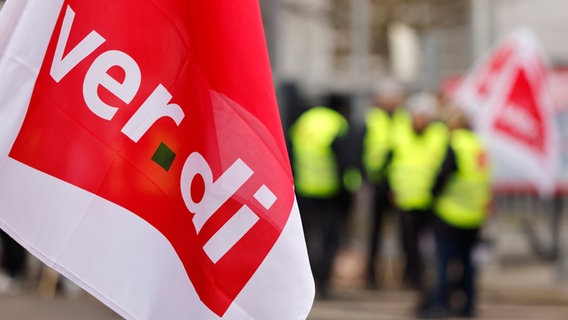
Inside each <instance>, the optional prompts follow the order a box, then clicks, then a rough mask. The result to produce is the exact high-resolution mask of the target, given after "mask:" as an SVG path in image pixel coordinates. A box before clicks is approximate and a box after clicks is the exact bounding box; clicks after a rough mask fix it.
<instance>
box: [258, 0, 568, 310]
mask: <svg viewBox="0 0 568 320" xmlns="http://www.w3.org/2000/svg"><path fill="white" fill-rule="evenodd" d="M260 4H261V7H262V11H263V17H264V22H265V31H266V37H267V43H268V48H269V52H270V58H271V63H272V69H273V75H274V81H275V87H276V90H277V97H278V100H279V106H280V109H281V116H282V121H283V124H284V127H285V129H287V128H288V127H289V126H290V125H291V124H292V123H294V121H295V120H296V119H297V118H298V116H299V115H300V114H301V113H302V111H304V110H306V109H307V108H309V107H310V106H314V105H318V104H324V103H325V102H322V101H325V97H326V96H328V95H329V94H332V93H340V94H344V95H346V96H348V97H349V101H350V105H351V107H352V110H351V115H350V121H351V122H352V123H354V124H361V125H363V123H364V121H365V114H366V111H367V110H368V108H369V106H371V105H372V104H373V100H372V99H373V93H374V90H375V87H376V85H377V83H378V82H379V81H381V79H385V78H388V79H395V80H396V81H398V82H399V83H400V84H402V85H403V86H404V88H405V91H406V92H407V94H408V96H410V95H412V94H413V93H416V92H421V91H429V92H433V93H434V94H437V95H440V96H444V95H446V94H448V92H449V91H451V88H452V87H453V85H454V84H455V83H456V81H457V79H459V78H461V77H463V76H464V75H466V74H467V73H468V72H469V71H470V70H471V69H472V68H473V67H474V65H475V64H476V63H478V62H479V61H480V60H481V59H482V57H484V56H486V55H487V54H490V52H491V50H493V49H494V48H495V46H497V45H498V44H499V43H500V42H502V41H503V40H504V39H505V38H506V37H507V36H508V35H509V34H510V33H511V32H513V31H514V30H516V29H517V28H519V27H525V28H528V29H529V30H531V31H532V32H533V33H534V35H535V36H536V38H537V39H538V42H539V45H540V50H542V52H543V53H544V56H545V60H546V63H547V64H548V68H549V69H550V77H549V80H550V92H549V94H550V99H551V101H552V104H551V105H552V110H553V115H552V121H553V122H554V124H555V125H556V128H555V129H554V130H555V131H556V134H557V137H558V138H559V139H558V144H557V146H558V154H557V157H558V161H559V162H560V164H561V165H560V169H559V171H557V173H556V178H557V180H556V185H555V188H554V192H553V193H552V194H548V195H547V196H545V197H543V196H542V195H539V194H538V192H537V190H535V187H534V185H531V183H528V184H527V181H526V180H525V177H524V172H522V170H520V171H519V170H518V169H515V168H513V167H511V166H509V165H507V164H506V163H505V164H503V163H494V166H493V168H494V171H493V178H494V184H493V192H494V193H493V194H494V202H493V207H492V209H491V210H490V211H491V212H490V218H489V219H488V220H487V222H486V224H485V225H484V227H483V231H482V234H483V237H482V238H483V241H482V242H481V243H480V244H479V246H478V248H477V249H476V251H475V259H476V261H477V264H478V267H479V277H480V278H479V285H478V287H479V296H480V299H479V300H480V310H481V311H480V312H479V314H478V317H479V318H484V319H564V318H566V317H568V308H567V307H568V282H567V280H568V269H567V262H568V260H567V253H568V237H567V236H566V230H567V229H566V228H567V227H568V226H567V222H566V218H565V217H564V216H565V214H566V206H565V204H564V203H565V198H566V191H567V189H566V187H565V186H566V182H567V179H568V175H567V174H568V149H567V148H568V140H566V139H567V138H568V123H567V121H568V99H567V98H568V95H567V94H566V93H567V92H568V82H567V79H568V78H567V75H568V73H566V70H568V69H567V68H566V67H567V66H568V42H566V41H563V40H562V39H563V38H564V37H565V36H564V34H565V32H566V30H568V13H567V12H568V3H567V2H565V1H562V0H542V1H533V0H264V1H263V0H261V1H260ZM494 160H495V159H494ZM371 193H372V191H371V190H370V188H369V186H367V185H365V184H364V185H363V186H362V187H361V188H360V189H359V190H358V191H357V193H356V196H355V198H356V200H355V203H354V205H353V206H352V207H351V208H350V209H349V213H348V220H347V226H348V229H349V230H348V231H347V232H346V234H344V237H343V240H342V242H341V243H342V245H341V247H340V249H339V253H338V255H337V257H336V259H335V264H334V271H333V275H334V276H333V280H332V283H333V285H332V287H333V289H332V291H334V292H335V297H334V298H331V299H325V300H322V299H316V302H315V305H314V309H313V311H312V314H311V316H310V318H309V319H405V318H412V317H414V313H413V306H414V304H415V302H416V301H415V300H416V297H415V296H414V295H413V294H412V293H409V292H408V291H405V290H404V289H402V280H401V277H402V276H401V272H402V271H401V254H400V244H399V238H398V237H399V236H398V232H399V230H398V226H397V222H396V220H397V217H396V213H391V214H387V215H386V216H385V223H384V233H383V235H382V240H381V241H380V246H381V249H380V250H379V252H381V255H382V257H381V259H380V260H381V261H382V262H381V266H380V271H379V277H381V279H382V287H381V289H379V290H378V291H370V290H367V289H366V280H365V279H366V277H367V276H366V270H365V266H366V264H367V260H368V254H367V252H368V246H369V245H368V240H367V239H368V237H369V232H370V231H369V224H371V223H372V221H371V212H370V211H371V210H372V209H371V205H370V203H371V200H370V197H372V195H371ZM422 245H423V246H424V250H425V252H426V254H427V255H428V253H429V254H430V258H431V259H432V260H433V258H432V256H433V253H432V252H433V251H434V250H435V249H434V244H433V240H432V239H424V241H423V243H422ZM431 262H432V263H434V262H433V261H431ZM427 272H428V271H427ZM332 296H333V295H332Z"/></svg>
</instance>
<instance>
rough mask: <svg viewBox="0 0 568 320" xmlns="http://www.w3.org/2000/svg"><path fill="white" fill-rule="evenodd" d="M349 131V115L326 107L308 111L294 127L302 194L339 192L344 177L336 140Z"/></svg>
mask: <svg viewBox="0 0 568 320" xmlns="http://www.w3.org/2000/svg"><path fill="white" fill-rule="evenodd" d="M348 130H349V124H348V122H347V120H346V119H345V117H343V116H342V115H341V114H340V113H339V112H337V111H335V110H333V109H330V108H327V107H322V106H318V107H314V108H311V109H310V110H308V111H306V112H304V113H303V114H302V115H301V116H300V117H299V118H298V120H297V121H296V122H295V123H294V124H293V125H292V126H291V127H290V131H289V133H290V140H291V142H292V152H293V160H294V163H293V164H292V165H293V168H294V183H295V188H296V192H298V194H300V195H302V196H307V197H315V198H329V197H332V196H335V195H337V193H338V192H339V191H340V189H341V185H342V178H341V177H340V172H339V168H338V163H337V159H336V157H335V154H334V153H333V150H332V143H333V141H334V140H335V139H336V138H337V137H339V136H342V135H345V134H347V132H348Z"/></svg>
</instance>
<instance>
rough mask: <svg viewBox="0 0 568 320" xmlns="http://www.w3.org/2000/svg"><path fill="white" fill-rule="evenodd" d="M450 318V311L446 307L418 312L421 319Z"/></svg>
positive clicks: (436, 307)
mask: <svg viewBox="0 0 568 320" xmlns="http://www.w3.org/2000/svg"><path fill="white" fill-rule="evenodd" d="M447 317H448V310H447V309H446V308H444V307H439V306H435V307H429V308H426V309H423V310H420V311H419V312H418V318H420V319H445V318H447Z"/></svg>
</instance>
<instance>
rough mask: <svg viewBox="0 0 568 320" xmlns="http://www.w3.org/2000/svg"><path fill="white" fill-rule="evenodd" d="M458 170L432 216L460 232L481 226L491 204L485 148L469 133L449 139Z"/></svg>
mask: <svg viewBox="0 0 568 320" xmlns="http://www.w3.org/2000/svg"><path fill="white" fill-rule="evenodd" d="M450 143H451V146H452V148H453V150H454V153H455V156H456V162H457V167H458V170H457V172H456V173H454V174H453V175H452V176H451V177H450V178H449V179H450V180H449V181H448V184H447V185H446V187H445V188H444V189H443V191H442V193H441V194H440V196H439V198H438V200H437V201H436V205H435V211H436V214H437V215H438V216H439V217H440V218H441V219H442V220H443V221H445V222H447V223H448V224H450V225H452V226H455V227H458V228H464V229H473V228H478V227H481V226H482V225H483V222H484V221H485V219H486V216H487V209H488V205H489V202H490V201H491V185H490V183H491V182H490V168H489V165H488V160H487V157H486V153H485V148H484V146H483V144H482V143H481V142H480V140H479V139H478V138H477V137H476V136H475V134H474V133H473V132H471V131H469V130H463V129H460V130H456V131H455V132H453V133H452V136H451V141H450Z"/></svg>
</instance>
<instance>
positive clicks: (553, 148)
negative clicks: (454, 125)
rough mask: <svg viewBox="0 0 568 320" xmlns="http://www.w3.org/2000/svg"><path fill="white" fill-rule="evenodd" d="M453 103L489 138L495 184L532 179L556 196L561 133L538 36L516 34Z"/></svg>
mask: <svg viewBox="0 0 568 320" xmlns="http://www.w3.org/2000/svg"><path fill="white" fill-rule="evenodd" d="M453 98H454V99H455V100H456V101H457V102H458V104H459V105H461V106H464V107H465V108H466V109H467V110H468V111H469V112H470V114H472V116H473V118H474V120H475V127H476V129H477V130H478V131H479V132H480V133H481V134H482V135H483V136H484V137H485V138H486V140H487V142H488V145H489V147H490V150H491V154H492V158H493V160H494V162H495V163H496V166H495V167H496V175H497V177H496V180H503V179H505V180H508V182H510V180H511V179H512V180H513V182H515V181H517V182H518V181H525V180H528V181H530V183H531V184H533V185H534V186H535V187H536V188H537V189H538V190H539V191H540V193H541V194H543V195H547V194H550V193H551V192H553V191H554V189H555V187H556V175H557V170H558V142H557V131H556V127H555V122H554V110H553V109H554V108H553V105H552V99H551V93H550V89H549V69H548V67H547V64H546V59H545V58H544V54H543V53H542V51H541V49H540V47H539V45H538V42H537V40H536V37H535V36H534V34H532V33H531V32H530V31H528V30H524V29H523V30H518V31H516V32H514V33H512V34H511V35H510V36H509V37H508V38H507V39H505V41H503V42H502V43H501V44H500V45H499V46H497V48H495V50H494V51H492V52H491V53H490V54H489V56H488V57H486V58H484V59H482V60H481V61H480V62H479V63H478V64H477V65H476V66H475V67H474V68H473V70H471V71H470V72H469V73H468V74H467V76H466V77H465V78H464V79H463V81H461V82H460V84H459V85H458V87H457V89H456V90H455V91H454V93H453ZM511 168H515V169H516V170H511ZM501 182H502V181H501Z"/></svg>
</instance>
